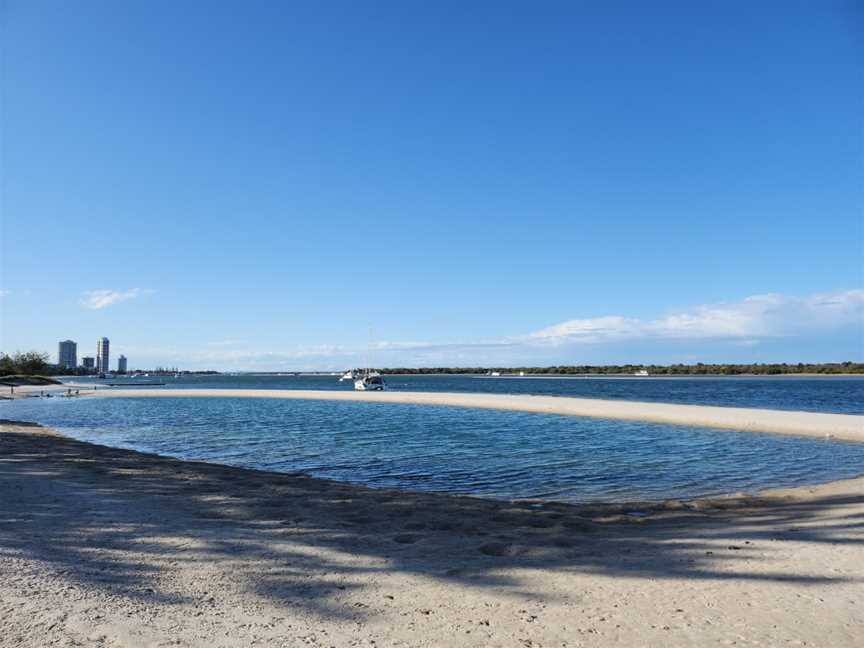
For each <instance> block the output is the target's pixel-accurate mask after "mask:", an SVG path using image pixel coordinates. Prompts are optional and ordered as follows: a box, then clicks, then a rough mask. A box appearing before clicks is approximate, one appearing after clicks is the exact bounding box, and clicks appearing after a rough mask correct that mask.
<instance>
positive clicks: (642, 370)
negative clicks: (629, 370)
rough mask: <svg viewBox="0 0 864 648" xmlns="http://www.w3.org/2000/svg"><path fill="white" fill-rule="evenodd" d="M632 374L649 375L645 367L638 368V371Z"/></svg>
mask: <svg viewBox="0 0 864 648" xmlns="http://www.w3.org/2000/svg"><path fill="white" fill-rule="evenodd" d="M633 375H634V376H648V375H650V374H649V373H648V372H647V371H646V370H645V369H640V370H639V371H634V372H633Z"/></svg>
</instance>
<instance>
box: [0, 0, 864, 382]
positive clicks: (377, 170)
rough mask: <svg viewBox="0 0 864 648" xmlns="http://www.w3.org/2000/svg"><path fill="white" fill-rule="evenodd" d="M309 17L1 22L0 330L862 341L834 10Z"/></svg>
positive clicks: (485, 361)
mask: <svg viewBox="0 0 864 648" xmlns="http://www.w3.org/2000/svg"><path fill="white" fill-rule="evenodd" d="M337 5H338V10H336V9H334V8H333V6H331V5H329V4H321V3H307V2H302V1H300V2H291V3H251V4H250V5H248V6H245V5H244V7H243V8H242V10H240V9H237V8H236V7H233V6H229V5H222V4H218V3H217V4H215V5H214V4H213V3H203V2H196V1H195V0H190V1H189V2H183V3H179V4H176V5H175V4H168V3H162V2H159V1H157V2H152V3H144V4H142V3H132V4H131V5H125V4H124V6H123V8H122V10H121V9H120V8H116V7H113V6H108V5H105V4H102V3H81V4H80V5H76V7H75V10H74V11H68V10H65V9H64V8H63V7H62V6H61V5H60V4H57V3H17V4H15V7H14V11H8V12H6V13H7V14H8V15H6V16H5V17H4V20H5V27H6V29H4V37H3V43H2V47H3V58H4V81H3V88H2V93H3V97H2V100H3V105H4V109H3V170H2V173H3V178H2V185H3V190H2V211H0V350H3V351H7V352H14V351H15V350H30V349H35V350H40V351H45V352H49V353H51V354H52V355H53V353H54V352H55V349H56V344H57V342H58V340H62V339H65V338H67V337H68V338H69V339H72V340H76V341H77V342H78V343H79V344H82V345H85V346H83V347H82V353H83V352H85V351H86V353H87V354H88V355H89V354H91V353H93V349H92V347H91V346H90V345H91V344H92V343H93V340H95V339H96V337H97V335H94V334H101V333H105V334H107V335H108V337H109V338H110V339H111V340H112V344H111V347H112V348H111V351H112V352H113V353H114V354H115V355H117V354H121V353H122V354H124V355H126V356H127V357H128V358H130V362H131V363H132V364H133V365H134V366H135V367H155V366H158V365H162V366H181V367H183V368H188V369H216V370H229V371H230V370H266V371H280V370H333V371H336V370H340V369H344V368H347V367H352V366H358V365H362V364H364V362H365V360H364V358H365V357H366V356H367V355H369V356H370V360H369V362H370V363H371V364H374V365H377V366H496V365H497V366H502V365H503V366H507V365H514V366H518V365H543V366H546V365H551V364H620V363H626V362H633V363H646V362H656V363H663V364H667V363H675V362H682V363H692V362H700V361H702V362H742V363H749V362H772V361H778V362H780V361H788V362H798V361H803V362H822V361H845V360H852V361H862V360H864V313H862V309H864V306H862V295H864V292H862V290H864V262H862V258H864V219H862V217H861V215H862V213H864V185H862V182H861V178H862V177H864V155H862V147H861V133H862V129H864V115H862V111H861V106H862V105H864V85H862V84H861V78H862V72H864V70H862V58H861V52H862V41H861V38H862V36H861V31H860V29H858V28H857V26H858V25H860V11H859V9H858V8H856V7H855V6H854V3H852V4H847V3H842V2H841V3H834V2H827V3H782V4H775V3H752V4H743V3H713V4H707V5H706V4H705V3H686V2H672V3H671V4H663V5H661V6H655V5H654V4H648V3H629V4H628V5H627V7H626V9H625V8H622V7H621V6H619V5H607V4H604V3H556V2H551V3H544V5H543V7H542V8H540V7H538V6H537V5H534V4H531V3H509V2H506V1H505V2H496V3H494V4H493V3H485V2H479V3H467V4H459V3H448V2H443V3H427V4H425V5H423V4H419V3H389V2H384V3H380V4H379V3H376V4H375V5H374V7H373V6H372V5H369V4H367V3H351V2H344V3H337ZM238 15H242V20H238ZM202 16H206V21H205V22H206V25H205V24H204V23H202ZM153 43H158V47H154V46H152V44H153ZM57 250H67V251H72V250H75V251H80V250H84V251H90V252H94V251H98V254H93V255H90V254H86V253H85V254H80V255H65V256H64V257H62V259H61V258H58V257H56V255H55V254H54V252H56V251H57ZM370 331H371V332H370ZM370 342H371V346H372V348H371V353H367V351H369V346H370ZM109 369H110V367H109Z"/></svg>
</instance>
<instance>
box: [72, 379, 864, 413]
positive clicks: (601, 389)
mask: <svg viewBox="0 0 864 648" xmlns="http://www.w3.org/2000/svg"><path fill="white" fill-rule="evenodd" d="M76 380H81V381H85V382H95V383H100V382H101V383H104V382H106V381H97V380H95V379H76ZM150 380H153V381H159V382H164V383H165V388H166V389H175V388H185V389H188V388H214V389H217V388H230V389H338V390H351V389H352V388H353V386H352V384H351V383H350V382H347V381H346V382H342V383H340V382H339V381H338V379H337V378H336V377H335V376H270V375H266V376H262V375H239V376H231V375H217V376H182V377H180V378H173V377H167V378H163V377H152V378H138V379H129V378H127V379H119V380H114V381H107V382H122V383H124V384H132V385H134V384H135V383H141V382H146V381H150ZM386 380H387V385H388V387H389V388H390V389H393V390H399V391H443V392H479V393H491V394H540V395H548V396H577V397H582V398H605V399H612V400H635V401H648V402H662V403H684V404H691V405H723V406H728V407H756V408H761V409H784V410H798V411H807V412H835V413H840V414H864V376H862V377H828V376H825V377H819V378H805V377H798V376H777V377H760V378H753V377H716V376H711V377H649V378H636V377H629V378H628V377H623V378H606V377H602V376H592V377H588V378H570V377H566V378H554V377H553V378H550V377H543V376H537V377H533V376H532V377H525V378H518V377H501V378H486V377H483V376H446V375H445V376H386Z"/></svg>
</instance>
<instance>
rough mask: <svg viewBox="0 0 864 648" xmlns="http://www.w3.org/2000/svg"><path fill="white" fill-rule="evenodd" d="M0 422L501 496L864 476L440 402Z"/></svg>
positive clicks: (748, 486) (853, 464)
mask: <svg viewBox="0 0 864 648" xmlns="http://www.w3.org/2000/svg"><path fill="white" fill-rule="evenodd" d="M0 417H2V418H11V419H19V420H31V421H37V422H39V423H42V424H44V425H48V426H51V427H54V428H56V429H59V430H61V431H62V432H64V433H65V434H68V435H69V436H72V437H74V438H77V439H82V440H86V441H93V442H97V443H102V444H105V445H111V446H116V447H123V448H130V449H138V450H146V451H151V452H157V453H159V454H163V455H168V456H174V457H179V458H184V459H200V460H206V461H211V462H215V463H222V464H227V465H233V466H241V467H250V468H261V469H265V470H271V471H277V472H303V473H305V474H308V475H312V476H316V477H326V478H331V479H337V480H342V481H348V482H355V483H361V484H366V485H369V486H373V487H379V488H402V489H411V490H425V491H439V492H447V493H458V494H470V495H477V496H485V497H494V498H503V499H513V498H538V499H547V500H556V501H571V502H604V501H621V500H662V499H668V498H692V497H699V496H707V495H716V494H720V493H731V492H738V491H747V492H753V491H757V490H760V489H764V488H768V487H779V486H797V485H802V484H814V483H820V482H826V481H831V480H834V479H839V478H844V477H853V476H858V475H861V474H864V444H853V443H844V442H838V441H825V440H818V439H809V438H798V437H790V436H779V435H771V434H753V433H745V432H734V431H726V430H709V429H703V428H694V427H685V426H668V425H660V424H652V423H642V422H625V421H611V420H598V419H587V418H577V417H566V416H556V415H546V414H531V413H524V412H499V411H494V410H471V409H461V408H451V407H437V406H421V405H402V404H398V405H397V404H379V403H363V402H357V403H351V402H345V403H343V402H327V401H307V400H297V401H294V400H281V399H258V398H254V399H241V398H201V399H193V398H138V399H132V398H129V399H105V400H102V399H80V400H78V399H71V400H67V399H61V398H53V399H27V400H19V401H13V402H9V401H6V402H2V403H0Z"/></svg>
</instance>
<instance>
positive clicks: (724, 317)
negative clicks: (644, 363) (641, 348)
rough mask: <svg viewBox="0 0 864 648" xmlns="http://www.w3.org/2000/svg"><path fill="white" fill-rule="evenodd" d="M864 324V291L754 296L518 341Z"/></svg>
mask: <svg viewBox="0 0 864 648" xmlns="http://www.w3.org/2000/svg"><path fill="white" fill-rule="evenodd" d="M855 323H859V324H864V290H845V291H838V292H832V293H819V294H815V295H810V296H806V297H792V296H785V295H779V294H767V295H754V296H752V297H747V298H746V299H743V300H741V301H738V302H729V303H721V304H708V305H700V306H693V307H691V308H687V309H683V310H680V311H676V312H672V313H669V314H668V315H665V316H663V317H659V318H657V319H650V320H643V319H634V318H627V317H623V316H621V315H608V316H604V317H594V318H587V319H573V320H568V321H566V322H562V323H560V324H555V325H553V326H549V327H546V328H544V329H541V330H539V331H535V332H534V333H530V334H528V335H525V336H521V337H517V338H513V339H514V340H516V341H520V342H523V343H526V344H549V345H559V344H593V343H601V342H612V341H618V340H634V339H646V338H647V339H667V340H671V339H689V340H693V339H732V340H734V339H742V340H748V344H751V345H752V344H755V343H756V339H758V338H769V337H778V336H784V335H794V334H801V333H807V332H817V331H822V330H827V329H831V328H836V327H839V326H844V325H848V324H855Z"/></svg>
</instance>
